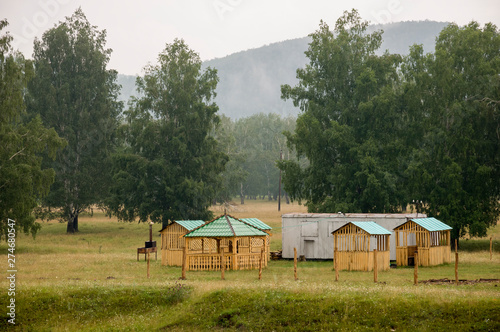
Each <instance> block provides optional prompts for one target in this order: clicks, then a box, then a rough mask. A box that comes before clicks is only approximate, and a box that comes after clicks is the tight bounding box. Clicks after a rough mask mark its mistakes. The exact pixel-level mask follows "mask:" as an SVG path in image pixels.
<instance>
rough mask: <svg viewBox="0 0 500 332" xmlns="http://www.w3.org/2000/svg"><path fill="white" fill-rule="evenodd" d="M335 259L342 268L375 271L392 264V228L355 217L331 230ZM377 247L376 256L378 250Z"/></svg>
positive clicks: (386, 268) (384, 268)
mask: <svg viewBox="0 0 500 332" xmlns="http://www.w3.org/2000/svg"><path fill="white" fill-rule="evenodd" d="M332 235H333V241H334V245H333V246H334V251H333V260H334V264H336V265H337V268H338V269H339V270H349V271H353V270H354V271H372V270H373V265H374V259H377V270H388V269H389V267H390V250H389V236H390V235H391V232H389V231H388V230H387V229H385V228H384V227H382V226H380V225H378V224H376V223H375V222H373V221H353V222H349V223H347V224H346V225H344V226H342V227H340V228H338V229H337V230H335V231H333V232H332ZM374 249H376V250H377V251H376V258H375V252H374Z"/></svg>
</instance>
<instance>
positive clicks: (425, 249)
mask: <svg viewBox="0 0 500 332" xmlns="http://www.w3.org/2000/svg"><path fill="white" fill-rule="evenodd" d="M451 229H452V228H451V227H450V226H448V225H446V224H445V223H443V222H441V221H439V220H437V219H436V218H415V219H410V220H408V221H407V222H405V223H404V224H401V225H399V226H398V227H396V228H394V232H395V236H396V263H397V265H398V266H408V265H413V264H414V257H415V251H417V252H418V265H422V266H432V265H439V264H443V263H449V262H451V247H450V230H451Z"/></svg>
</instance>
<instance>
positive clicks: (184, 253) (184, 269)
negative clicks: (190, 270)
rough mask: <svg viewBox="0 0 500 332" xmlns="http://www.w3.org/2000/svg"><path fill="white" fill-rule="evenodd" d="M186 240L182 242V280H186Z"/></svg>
mask: <svg viewBox="0 0 500 332" xmlns="http://www.w3.org/2000/svg"><path fill="white" fill-rule="evenodd" d="M187 247H188V246H187V240H186V241H185V242H184V248H183V250H182V276H181V279H182V280H186V268H187Z"/></svg>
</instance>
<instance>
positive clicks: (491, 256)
mask: <svg viewBox="0 0 500 332" xmlns="http://www.w3.org/2000/svg"><path fill="white" fill-rule="evenodd" d="M492 258H493V236H490V261H491V259H492Z"/></svg>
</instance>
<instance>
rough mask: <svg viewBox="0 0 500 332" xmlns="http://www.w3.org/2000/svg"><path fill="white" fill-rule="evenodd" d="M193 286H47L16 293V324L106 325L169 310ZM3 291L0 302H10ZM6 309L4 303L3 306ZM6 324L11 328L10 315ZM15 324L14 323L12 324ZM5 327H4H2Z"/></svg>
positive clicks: (48, 326) (81, 327)
mask: <svg viewBox="0 0 500 332" xmlns="http://www.w3.org/2000/svg"><path fill="white" fill-rule="evenodd" d="M190 293H191V288H190V287H187V286H186V285H183V284H181V283H177V282H176V283H174V284H172V285H171V286H167V287H162V288H158V287H143V286H139V287H130V286H126V287H120V286H114V287H101V286H97V287H96V286H94V287H71V286H69V287H61V288H52V287H43V288H31V289H27V290H22V291H20V292H18V294H17V295H16V325H15V326H16V327H18V328H20V329H22V330H43V329H48V330H50V329H52V328H54V327H57V326H67V325H69V326H74V327H75V328H76V329H78V330H85V329H86V328H88V327H89V325H90V326H94V325H96V324H97V325H98V324H105V323H106V322H107V321H110V320H111V321H112V320H113V318H116V317H121V316H129V315H132V316H137V315H144V314H147V313H149V312H150V311H151V310H159V309H161V310H168V308H169V307H171V306H174V305H176V304H178V303H180V302H182V301H184V300H186V299H187V298H188V297H189V295H190ZM8 301H9V299H8V298H7V294H2V296H1V297H0V303H2V304H5V303H8ZM2 307H3V308H5V306H4V305H2ZM3 318H4V319H5V320H4V322H2V323H3V324H2V326H4V327H8V326H9V325H10V324H8V323H7V319H9V318H8V317H7V318H5V317H3ZM10 326H11V325H10ZM2 330H3V329H2Z"/></svg>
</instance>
